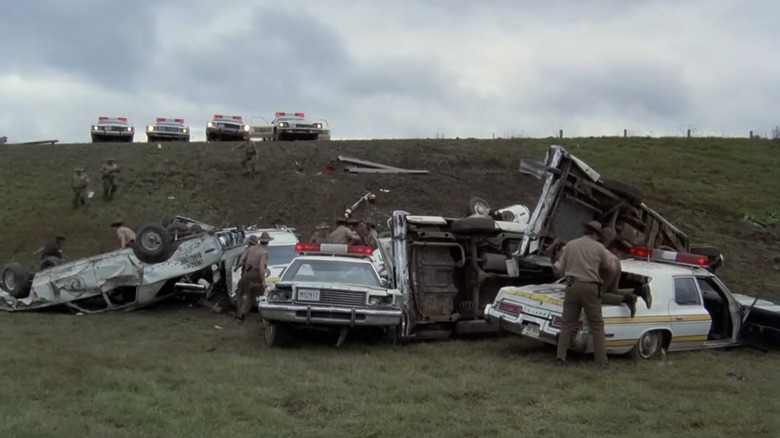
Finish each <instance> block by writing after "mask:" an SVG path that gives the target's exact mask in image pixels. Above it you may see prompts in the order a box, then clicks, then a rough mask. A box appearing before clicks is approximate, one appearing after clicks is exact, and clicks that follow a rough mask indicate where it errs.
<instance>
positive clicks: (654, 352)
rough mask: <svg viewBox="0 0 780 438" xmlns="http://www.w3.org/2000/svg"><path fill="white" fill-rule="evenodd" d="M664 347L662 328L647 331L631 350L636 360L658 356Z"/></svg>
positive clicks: (632, 356)
mask: <svg viewBox="0 0 780 438" xmlns="http://www.w3.org/2000/svg"><path fill="white" fill-rule="evenodd" d="M663 347H664V334H663V332H662V331H660V330H652V331H649V332H645V333H643V334H642V336H640V337H639V339H638V340H637V341H636V345H635V346H634V348H633V349H632V350H631V358H632V359H633V360H635V361H639V360H650V359H653V358H655V357H656V356H658V354H659V353H660V352H661V349H662V348H663Z"/></svg>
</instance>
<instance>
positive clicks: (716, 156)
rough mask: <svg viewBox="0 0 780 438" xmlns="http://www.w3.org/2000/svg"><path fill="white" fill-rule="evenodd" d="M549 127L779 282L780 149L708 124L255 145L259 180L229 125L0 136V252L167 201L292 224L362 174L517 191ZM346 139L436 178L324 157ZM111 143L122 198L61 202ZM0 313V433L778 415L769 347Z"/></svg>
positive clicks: (456, 204)
mask: <svg viewBox="0 0 780 438" xmlns="http://www.w3.org/2000/svg"><path fill="white" fill-rule="evenodd" d="M550 144H563V145H564V146H566V147H567V148H568V149H569V150H571V151H573V152H574V153H575V154H577V155H578V156H579V157H580V158H582V159H584V160H586V161H587V162H589V163H590V164H591V165H592V166H594V167H595V168H596V169H597V170H598V171H600V172H601V173H602V175H604V177H605V178H609V179H618V180H624V181H627V182H632V183H634V184H635V185H637V186H639V187H641V188H642V189H643V190H645V192H646V195H647V198H648V200H647V203H648V204H649V205H650V206H651V207H653V208H655V209H656V210H658V211H659V212H660V213H661V214H663V215H665V216H666V217H667V218H669V219H670V220H671V221H672V222H673V223H675V224H676V225H678V226H679V227H680V228H681V229H683V230H684V231H686V232H687V233H688V234H689V235H691V236H692V238H693V240H694V241H698V242H708V243H712V244H715V245H718V246H719V247H720V248H721V249H722V250H723V251H724V253H725V256H726V263H725V266H724V268H723V269H722V272H721V273H722V275H723V276H724V277H725V278H726V280H727V282H728V284H729V285H730V286H731V287H732V288H734V289H737V290H742V289H745V290H746V291H747V292H754V291H755V290H757V289H758V288H760V287H762V284H763V283H764V282H773V283H780V268H778V265H780V239H779V237H780V236H779V235H778V228H777V225H773V224H772V222H773V221H774V219H773V217H774V216H773V214H777V209H778V200H777V196H778V195H777V194H778V193H780V145H778V144H777V143H773V142H771V141H768V140H741V139H740V140H737V139H722V138H696V139H674V138H668V139H667V138H661V139H650V138H628V139H624V138H588V139H561V140H559V139H519V140H471V139H464V140H404V141H353V142H328V143H320V144H312V143H306V142H301V143H265V144H263V143H258V145H259V147H260V149H261V151H262V153H263V157H264V158H263V162H262V164H261V166H260V167H261V168H260V170H261V172H260V174H259V175H258V177H257V178H256V179H254V180H249V179H248V178H246V177H245V176H243V175H242V174H241V168H240V166H239V161H240V153H231V152H230V147H231V146H232V145H233V143H231V144H203V143H192V144H182V145H169V144H163V145H162V148H160V149H158V148H157V147H156V145H150V144H131V145H107V144H97V145H91V144H87V145H56V146H0V187H2V189H1V190H0V226H1V228H0V229H1V230H2V231H0V261H3V262H5V261H7V260H10V259H16V260H22V261H24V262H25V263H33V262H34V259H33V257H32V256H31V254H30V253H31V252H32V251H34V250H35V249H36V247H37V246H38V245H39V244H40V243H41V242H42V241H43V240H45V239H48V238H50V237H51V236H53V235H54V234H55V233H64V234H66V235H67V236H68V239H69V240H68V242H67V247H66V256H67V257H71V258H73V257H78V256H83V255H88V254H94V253H98V252H102V251H105V250H108V249H111V248H113V247H114V246H115V245H116V242H115V239H114V235H113V233H112V231H113V230H111V229H110V228H109V223H110V222H112V221H113V220H115V219H117V218H124V219H125V221H126V222H128V224H129V225H131V226H133V227H136V228H137V227H139V226H140V225H142V224H143V223H144V222H147V221H156V220H159V219H160V218H161V217H162V216H163V215H166V214H171V213H178V214H183V215H187V216H191V217H195V218H199V219H202V220H206V221H210V222H214V223H222V222H225V221H228V222H232V223H247V224H252V223H259V224H263V225H273V224H286V225H288V226H295V227H297V228H299V229H300V230H301V231H302V233H303V234H304V237H307V234H308V233H309V232H310V231H311V230H312V228H313V226H314V225H315V224H316V223H317V222H318V221H320V220H329V219H332V218H333V217H334V216H336V215H338V214H340V213H341V212H342V211H343V209H344V208H345V207H346V206H347V205H349V204H351V203H352V202H354V201H355V200H356V199H357V198H358V197H359V196H361V195H362V194H363V193H365V192H364V191H365V190H367V189H370V190H373V191H375V192H376V193H377V195H379V201H378V205H379V208H380V210H381V211H382V212H383V213H385V214H389V213H390V212H391V211H392V210H395V209H403V210H407V211H410V212H414V213H419V214H425V213H430V214H447V215H460V214H462V213H463V211H464V209H465V207H466V203H467V202H468V199H469V198H470V197H471V196H481V197H484V198H486V199H487V200H488V201H490V202H491V203H492V204H494V205H496V206H503V205H508V204H510V203H516V202H522V203H526V204H527V205H529V206H533V203H534V202H535V200H536V195H537V194H538V190H539V184H538V182H537V181H535V180H533V179H528V178H526V177H522V176H520V174H519V172H518V171H517V169H518V165H519V161H520V158H521V157H532V158H534V159H541V158H542V157H543V154H544V150H545V149H546V147H547V146H549V145H550ZM342 154H343V155H350V156H355V157H358V158H363V159H368V160H375V161H380V162H384V163H387V164H393V165H398V166H401V167H409V168H424V169H429V170H430V171H431V174H430V175H352V174H346V173H344V172H337V173H334V174H326V173H321V172H322V170H323V168H325V167H326V166H328V165H330V164H333V163H335V160H336V158H337V157H338V155H342ZM107 156H113V157H115V158H116V159H117V160H118V162H119V164H120V165H121V166H122V168H123V171H122V174H121V177H120V184H121V191H120V192H119V194H118V196H117V198H116V199H115V200H114V201H113V202H111V203H103V202H102V201H101V200H100V199H98V198H99V195H96V198H95V199H93V200H92V201H91V203H90V205H89V206H88V207H87V208H84V209H78V210H74V209H73V208H72V207H71V204H70V199H71V195H72V193H71V190H70V187H69V183H70V176H71V172H72V170H73V168H74V167H77V166H84V167H86V168H87V171H88V172H89V174H90V175H91V177H92V179H93V189H97V188H98V184H99V181H98V179H99V178H98V177H97V172H98V169H99V166H100V163H101V161H102V160H103V159H104V158H105V157H107ZM380 189H383V191H380ZM745 215H749V216H751V217H753V218H755V219H756V220H758V221H760V222H764V223H765V224H766V225H767V226H765V227H762V226H757V225H754V224H751V223H749V222H747V221H745V220H744V219H743V217H744V216H745ZM777 292H780V291H775V292H773V293H772V294H770V295H767V296H769V297H771V298H774V299H776V300H777V299H778V298H780V294H778V293H777ZM0 328H2V330H0V351H1V352H2V354H1V355H0V369H2V370H3V376H4V380H3V381H4V383H3V390H2V391H0V436H15V437H27V436H29V437H33V436H34V437H40V436H85V437H92V436H94V437H108V436H110V437H134V436H169V437H179V436H182V437H183V436H187V437H191V436H209V437H215V438H216V437H223V436H224V437H230V438H237V437H244V436H246V437H250V436H275V437H288V436H290V437H292V436H306V437H333V436H361V437H363V436H371V437H384V436H388V437H391V436H392V437H394V436H429V437H438V436H441V437H452V436H461V437H477V436H495V437H503V436H507V437H510V436H538V437H546V436H565V435H575V434H576V435H582V436H594V435H598V436H622V437H627V438H633V437H645V436H648V437H649V436H672V435H674V436H681V437H699V436H700V437H707V438H714V437H730V436H738V435H739V436H751V437H763V436H767V437H769V436H776V433H777V430H778V428H780V419H778V417H777V415H776V413H777V412H778V409H780V402H779V401H778V398H777V397H776V394H777V391H778V389H780V380H778V377H777V375H776V373H775V371H774V370H776V368H777V359H778V355H777V354H776V353H772V354H761V353H757V352H755V351H752V350H746V349H739V350H735V351H712V352H691V353H675V354H670V355H669V357H668V359H669V360H668V361H663V362H646V363H640V364H637V365H634V364H631V363H630V362H629V361H628V360H626V359H625V358H614V367H613V370H611V371H610V372H608V373H602V372H601V371H600V370H597V369H596V367H595V366H593V364H592V359H591V358H590V357H586V358H585V359H584V360H583V361H582V363H580V364H573V366H570V367H567V368H565V369H558V368H554V367H552V366H551V362H552V359H553V357H554V351H553V349H552V348H548V347H545V346H538V345H535V344H528V343H525V342H521V341H520V340H519V339H518V338H515V337H504V338H500V339H483V340H458V341H446V342H432V343H424V344H413V345H408V346H403V347H398V348H389V347H385V346H382V345H376V344H374V343H371V342H361V341H354V340H353V341H352V342H349V341H348V343H347V344H346V345H345V346H344V347H343V348H341V349H339V350H336V349H334V348H333V347H332V341H334V340H332V339H327V342H326V340H323V339H311V340H303V341H302V344H301V345H300V346H299V347H298V348H294V349H290V350H268V349H266V348H265V347H264V346H263V345H262V338H261V331H260V323H259V321H258V320H257V317H256V316H254V317H252V318H250V319H249V320H248V321H247V322H246V323H245V324H243V325H239V324H237V323H236V322H235V321H234V320H233V319H232V318H231V317H230V315H215V314H211V313H209V312H207V311H206V310H205V309H200V308H181V307H179V306H177V305H173V306H166V305H161V306H157V307H155V308H153V309H150V310H146V311H139V312H134V313H130V314H112V315H94V316H72V315H69V314H60V313H52V312H45V313H36V314H5V313H2V314H0ZM575 359H576V355H575Z"/></svg>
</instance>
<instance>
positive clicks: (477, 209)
mask: <svg viewBox="0 0 780 438" xmlns="http://www.w3.org/2000/svg"><path fill="white" fill-rule="evenodd" d="M472 214H478V215H480V216H488V215H489V214H490V203H489V202H487V201H486V200H484V199H482V198H480V197H479V196H475V197H473V198H471V199H469V215H472Z"/></svg>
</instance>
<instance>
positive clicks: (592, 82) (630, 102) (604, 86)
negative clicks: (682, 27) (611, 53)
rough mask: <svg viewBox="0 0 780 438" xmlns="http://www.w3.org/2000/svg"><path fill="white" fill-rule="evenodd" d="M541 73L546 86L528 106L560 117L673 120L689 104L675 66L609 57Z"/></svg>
mask: <svg viewBox="0 0 780 438" xmlns="http://www.w3.org/2000/svg"><path fill="white" fill-rule="evenodd" d="M545 70H546V71H545ZM542 76H544V77H545V78H547V82H546V83H547V84H548V85H547V86H545V87H544V88H542V89H539V90H537V92H536V93H535V94H534V95H533V96H532V99H533V101H534V102H535V106H534V107H535V108H537V109H539V110H540V111H546V112H548V113H551V114H556V115H557V116H560V117H567V116H576V115H590V114H594V113H601V114H605V115H608V114H612V115H619V116H621V117H625V116H628V117H640V118H641V117H657V118H671V119H675V118H676V117H678V116H680V115H683V114H685V113H687V112H688V111H689V110H690V109H691V101H690V99H689V97H688V94H687V93H688V90H687V87H686V86H685V84H684V82H683V79H682V76H681V73H680V71H679V70H678V69H677V68H672V67H667V66H662V65H655V64H652V63H648V62H641V61H636V60H631V61H628V62H625V63H621V62H615V61H613V62H609V63H599V64H594V65H591V66H583V65H576V64H571V65H555V66H554V68H553V67H552V66H548V67H546V68H545V69H544V70H543V73H542Z"/></svg>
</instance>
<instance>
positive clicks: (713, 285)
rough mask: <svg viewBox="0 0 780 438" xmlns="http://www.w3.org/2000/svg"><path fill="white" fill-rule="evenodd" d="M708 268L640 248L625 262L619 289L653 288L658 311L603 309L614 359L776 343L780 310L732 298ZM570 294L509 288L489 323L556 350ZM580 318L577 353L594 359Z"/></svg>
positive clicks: (557, 287)
mask: <svg viewBox="0 0 780 438" xmlns="http://www.w3.org/2000/svg"><path fill="white" fill-rule="evenodd" d="M708 265H709V260H708V259H707V257H705V256H702V255H697V254H686V253H680V252H674V251H663V250H658V249H646V248H632V249H631V250H630V258H628V259H625V260H621V269H622V274H621V277H620V283H619V286H618V287H619V289H623V288H626V289H633V288H634V287H635V286H637V285H640V284H641V283H642V282H645V281H648V282H649V283H648V285H649V287H650V291H651V292H652V297H653V298H652V302H651V308H650V309H648V308H647V306H646V304H645V303H644V302H642V301H638V302H637V307H636V315H635V316H634V317H633V318H631V317H630V312H629V310H628V308H627V307H626V306H612V305H604V306H603V309H602V311H603V315H604V331H605V333H606V336H607V353H609V354H625V353H629V352H631V354H632V356H633V357H634V358H635V359H640V358H641V359H650V358H652V357H654V356H656V355H658V354H659V353H660V352H661V350H662V349H665V350H667V351H679V350H697V349H708V348H725V347H732V346H736V345H742V344H744V343H745V341H746V340H747V341H749V342H753V341H759V342H769V343H775V344H776V343H777V342H778V341H779V340H780V330H778V329H780V327H778V324H777V320H778V317H780V306H778V305H776V304H774V303H771V302H769V301H765V300H757V299H754V298H752V297H749V296H746V295H740V294H733V293H731V292H730V291H729V289H728V288H727V287H726V285H725V284H723V282H721V281H720V280H719V279H718V277H716V276H715V274H713V273H712V272H711V271H709V270H707V269H705V267H707V266H708ZM565 288H566V284H565V282H564V280H563V279H561V280H559V281H558V282H555V283H552V284H543V285H529V286H522V287H503V288H501V289H500V290H499V292H498V295H497V296H496V298H495V300H494V302H493V303H492V304H488V305H487V306H486V307H485V318H486V319H487V321H488V322H489V323H490V324H493V325H496V326H498V327H499V328H500V329H501V330H505V331H508V332H512V333H515V334H518V335H521V336H524V337H528V338H531V339H536V340H539V341H542V342H545V343H548V344H552V345H555V344H556V342H557V335H558V333H559V332H560V328H561V327H562V325H563V318H562V313H563V298H564V289H565ZM748 312H750V314H748ZM746 316H747V318H746V319H745V320H744V322H743V318H745V317H746ZM580 318H581V319H580V323H579V325H578V326H577V327H576V328H575V331H576V334H575V335H573V336H572V340H571V345H570V349H572V350H575V351H579V352H583V353H591V352H593V341H592V337H591V336H590V331H589V329H588V325H587V319H586V318H585V317H584V316H583V315H581V316H580ZM771 321H774V323H772V322H771ZM751 338H752V339H751Z"/></svg>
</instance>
